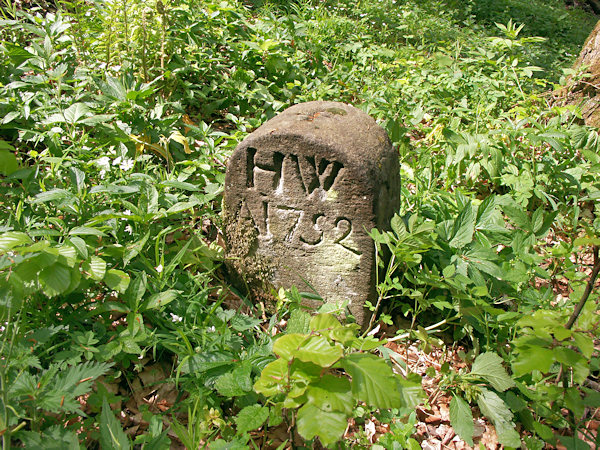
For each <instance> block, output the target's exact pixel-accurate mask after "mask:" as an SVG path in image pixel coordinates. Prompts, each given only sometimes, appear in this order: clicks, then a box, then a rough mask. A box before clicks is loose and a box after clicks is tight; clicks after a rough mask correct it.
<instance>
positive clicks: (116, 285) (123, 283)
mask: <svg viewBox="0 0 600 450" xmlns="http://www.w3.org/2000/svg"><path fill="white" fill-rule="evenodd" d="M129 281H130V280H129V275H127V274H126V273H125V272H123V271H121V270H117V269H110V270H108V271H107V272H106V275H105V276H104V282H105V283H106V285H107V286H108V287H109V288H111V289H114V290H115V291H118V292H121V293H123V292H125V291H126V290H127V286H129Z"/></svg>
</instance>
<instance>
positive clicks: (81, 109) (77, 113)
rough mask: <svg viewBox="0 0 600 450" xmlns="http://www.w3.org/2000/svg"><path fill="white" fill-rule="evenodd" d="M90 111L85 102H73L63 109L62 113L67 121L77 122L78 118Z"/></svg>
mask: <svg viewBox="0 0 600 450" xmlns="http://www.w3.org/2000/svg"><path fill="white" fill-rule="evenodd" d="M89 113H90V108H89V107H88V106H87V105H86V104H85V103H74V104H72V105H71V106H69V107H68V108H67V109H65V111H64V113H63V115H64V116H65V121H66V122H67V123H71V124H74V123H77V122H78V121H79V119H81V118H82V117H85V116H86V115H87V114H89Z"/></svg>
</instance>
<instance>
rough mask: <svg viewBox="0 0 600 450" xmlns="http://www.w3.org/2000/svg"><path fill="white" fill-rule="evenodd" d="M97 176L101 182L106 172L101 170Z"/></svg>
mask: <svg viewBox="0 0 600 450" xmlns="http://www.w3.org/2000/svg"><path fill="white" fill-rule="evenodd" d="M98 175H100V179H101V180H104V177H105V175H106V170H104V169H102V170H101V171H100V173H99V174H98Z"/></svg>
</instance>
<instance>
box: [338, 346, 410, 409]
mask: <svg viewBox="0 0 600 450" xmlns="http://www.w3.org/2000/svg"><path fill="white" fill-rule="evenodd" d="M340 365H341V366H342V367H343V368H344V369H345V370H346V372H348V373H349V374H350V376H351V377H352V393H353V394H354V397H355V398H356V399H357V400H360V401H363V402H365V403H367V404H368V405H369V406H373V407H375V408H382V409H388V408H399V407H401V406H402V401H401V397H400V392H399V391H398V386H397V383H396V378H395V376H394V373H393V372H392V369H391V368H390V366H388V365H387V364H386V362H385V361H384V360H383V359H381V358H378V357H377V356H375V355H371V354H369V353H351V354H350V355H348V356H346V357H344V358H343V359H342V360H341V361H340Z"/></svg>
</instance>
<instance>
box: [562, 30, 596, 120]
mask: <svg viewBox="0 0 600 450" xmlns="http://www.w3.org/2000/svg"><path fill="white" fill-rule="evenodd" d="M584 66H585V67H587V69H586V70H585V71H586V76H584V77H583V78H581V79H579V77H577V78H576V79H571V80H570V81H569V82H568V83H567V87H566V88H565V89H563V90H562V91H561V92H559V93H558V94H559V99H558V103H561V104H580V105H581V110H582V114H583V120H584V122H585V124H586V125H590V126H593V127H600V21H598V23H597V24H596V27H595V28H594V30H593V31H592V32H591V33H590V35H589V37H588V38H587V40H586V41H585V44H584V45H583V49H582V50H581V53H580V54H579V57H578V58H577V60H576V61H575V64H574V65H573V69H575V70H577V71H578V70H580V69H581V68H582V67H584Z"/></svg>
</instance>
